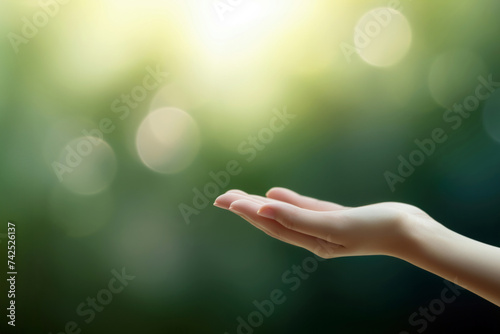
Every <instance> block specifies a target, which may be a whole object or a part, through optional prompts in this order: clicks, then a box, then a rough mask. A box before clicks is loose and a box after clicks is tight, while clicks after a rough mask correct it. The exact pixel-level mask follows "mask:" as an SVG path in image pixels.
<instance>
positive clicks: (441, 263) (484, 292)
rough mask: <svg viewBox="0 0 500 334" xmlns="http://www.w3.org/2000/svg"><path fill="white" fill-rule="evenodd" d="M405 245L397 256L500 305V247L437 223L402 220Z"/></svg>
mask: <svg viewBox="0 0 500 334" xmlns="http://www.w3.org/2000/svg"><path fill="white" fill-rule="evenodd" d="M406 226H407V228H406V231H407V233H406V236H407V238H408V243H407V246H405V247H403V248H402V249H401V251H400V253H399V254H398V257H399V258H401V259H403V260H405V261H407V262H410V263H412V264H414V265H416V266H418V267H420V268H422V269H425V270H427V271H429V272H432V273H434V274H436V275H439V276H441V277H443V278H445V279H447V280H449V281H452V282H454V283H456V284H458V285H460V286H462V287H464V288H466V289H468V290H470V291H471V292H473V293H475V294H477V295H479V296H481V297H483V298H485V299H487V300H489V301H491V302H492V303H494V304H496V305H498V306H500V248H497V247H493V246H491V245H487V244H484V243H481V242H478V241H475V240H472V239H470V238H467V237H465V236H462V235H460V234H458V233H456V232H453V231H451V230H449V229H447V228H446V227H444V226H442V225H440V224H436V223H434V224H429V223H426V222H422V221H409V222H406Z"/></svg>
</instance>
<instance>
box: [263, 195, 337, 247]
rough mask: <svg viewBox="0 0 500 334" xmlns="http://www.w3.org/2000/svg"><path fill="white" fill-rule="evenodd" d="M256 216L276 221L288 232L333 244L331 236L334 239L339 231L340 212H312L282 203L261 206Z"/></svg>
mask: <svg viewBox="0 0 500 334" xmlns="http://www.w3.org/2000/svg"><path fill="white" fill-rule="evenodd" d="M258 215H259V216H262V217H265V218H268V219H273V220H276V221H277V222H279V223H280V224H281V225H283V226H284V227H286V228H288V229H290V230H293V231H296V232H300V233H303V234H307V235H310V236H314V237H317V238H321V239H324V240H327V241H333V242H335V239H332V236H333V237H335V235H336V234H338V230H339V229H338V225H339V224H338V220H340V211H328V212H327V211H313V210H307V209H302V208H299V207H297V206H294V205H291V204H288V203H283V202H282V203H267V204H264V205H262V206H261V208H260V210H259V211H258ZM335 220H337V222H335Z"/></svg>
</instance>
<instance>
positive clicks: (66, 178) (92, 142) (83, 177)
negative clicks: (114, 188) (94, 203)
mask: <svg viewBox="0 0 500 334" xmlns="http://www.w3.org/2000/svg"><path fill="white" fill-rule="evenodd" d="M53 169H54V172H55V173H56V175H57V176H58V178H59V180H60V181H61V182H62V183H63V184H64V185H65V186H66V188H68V189H69V190H70V191H72V192H74V193H76V194H82V195H93V194H96V193H99V192H101V191H103V190H104V189H106V188H107V187H108V186H109V185H110V184H111V182H112V181H113V179H114V177H115V174H116V157H115V154H114V152H113V149H112V148H111V146H109V144H108V143H106V142H105V141H104V140H103V139H101V138H98V137H93V136H85V137H79V138H76V139H74V140H72V141H71V142H69V143H68V144H67V145H66V146H65V147H64V148H63V149H62V150H61V153H60V155H59V159H58V161H57V162H54V164H53Z"/></svg>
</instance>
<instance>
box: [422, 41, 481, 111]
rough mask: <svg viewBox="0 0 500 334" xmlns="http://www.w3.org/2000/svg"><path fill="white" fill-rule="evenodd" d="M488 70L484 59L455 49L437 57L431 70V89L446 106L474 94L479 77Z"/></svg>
mask: <svg viewBox="0 0 500 334" xmlns="http://www.w3.org/2000/svg"><path fill="white" fill-rule="evenodd" d="M486 72H487V70H486V65H484V62H483V60H482V59H481V58H480V57H479V56H478V55H476V54H475V53H472V52H471V51H468V50H453V51H448V52H446V53H443V54H441V55H439V56H438V57H436V59H435V60H434V61H433V63H432V65H431V68H430V71H429V77H428V82H429V90H430V92H431V95H432V97H433V98H434V100H435V101H436V102H437V103H438V104H440V105H441V106H443V107H445V108H450V107H452V106H453V104H455V103H462V102H463V100H464V99H465V98H466V97H467V96H470V95H473V94H474V92H475V89H476V87H477V85H478V84H479V82H478V77H479V76H480V75H484V74H485V73H486Z"/></svg>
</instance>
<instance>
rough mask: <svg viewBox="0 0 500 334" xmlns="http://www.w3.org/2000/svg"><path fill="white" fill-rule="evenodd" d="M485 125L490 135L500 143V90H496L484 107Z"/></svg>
mask: <svg viewBox="0 0 500 334" xmlns="http://www.w3.org/2000/svg"><path fill="white" fill-rule="evenodd" d="M483 125H484V130H485V131H486V133H488V135H489V136H490V137H491V138H492V139H493V140H495V141H496V142H497V143H499V144H500V90H498V89H497V90H496V91H495V92H494V93H493V95H491V97H490V98H489V99H488V101H486V104H485V105H484V108H483Z"/></svg>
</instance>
